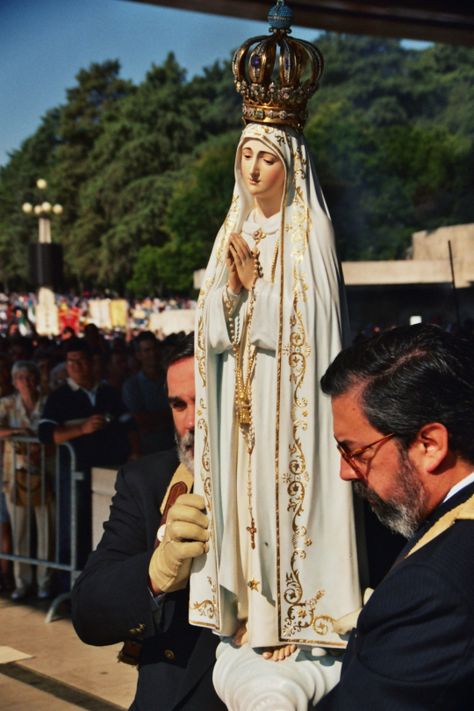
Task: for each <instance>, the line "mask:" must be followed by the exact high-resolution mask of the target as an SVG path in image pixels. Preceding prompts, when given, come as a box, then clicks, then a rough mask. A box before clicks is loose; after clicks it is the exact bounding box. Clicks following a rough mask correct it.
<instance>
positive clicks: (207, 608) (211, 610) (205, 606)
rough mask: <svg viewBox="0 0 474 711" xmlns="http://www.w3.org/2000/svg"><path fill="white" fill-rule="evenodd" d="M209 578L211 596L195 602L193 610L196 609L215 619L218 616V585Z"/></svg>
mask: <svg viewBox="0 0 474 711" xmlns="http://www.w3.org/2000/svg"><path fill="white" fill-rule="evenodd" d="M207 580H208V583H209V587H210V588H211V593H212V596H211V598H210V599H209V598H208V599H206V600H202V601H201V602H194V603H193V606H192V608H193V610H196V612H199V614H200V615H202V616H203V617H207V618H209V619H214V618H215V617H216V610H217V595H216V592H217V586H216V585H215V583H213V582H212V580H211V578H209V577H208V579H207Z"/></svg>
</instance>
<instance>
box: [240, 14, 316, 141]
mask: <svg viewBox="0 0 474 711" xmlns="http://www.w3.org/2000/svg"><path fill="white" fill-rule="evenodd" d="M292 20H293V12H292V11H291V9H290V8H289V7H288V6H287V5H285V0H277V4H276V5H274V7H272V9H271V10H270V12H269V13H268V22H269V24H270V35H261V36H259V37H251V38H250V39H248V40H247V41H246V42H244V43H243V45H242V46H241V47H239V49H238V50H237V51H236V52H235V54H234V58H233V60H232V71H233V74H234V84H235V88H236V90H237V91H238V92H239V94H241V95H242V97H243V108H242V116H243V119H244V122H245V123H250V122H256V123H271V124H276V125H286V126H292V127H293V128H296V129H297V130H298V131H302V130H303V126H304V124H305V121H306V117H307V111H306V104H307V102H308V99H309V98H310V96H312V94H314V92H315V91H316V89H317V88H318V82H319V79H320V77H321V74H322V73H323V68H324V60H323V56H322V54H321V52H320V51H319V49H318V48H317V47H315V46H314V45H313V44H311V43H310V42H306V41H304V40H301V39H296V38H294V39H292V38H290V37H289V36H288V35H289V34H290V33H291V23H292ZM308 70H309V72H308ZM308 73H309V76H308ZM305 76H306V78H305Z"/></svg>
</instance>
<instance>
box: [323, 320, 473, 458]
mask: <svg viewBox="0 0 474 711" xmlns="http://www.w3.org/2000/svg"><path fill="white" fill-rule="evenodd" d="M473 347H474V342H473V340H472V339H468V338H465V337H462V336H458V335H453V334H450V333H447V332H446V331H443V330H442V329H441V328H438V327H437V326H431V325H424V324H420V325H416V326H402V327H399V328H394V329H392V330H389V331H385V332H382V333H379V334H377V335H376V336H373V337H372V338H369V339H368V340H366V341H362V342H360V343H357V344H355V345H353V346H352V347H350V348H347V349H346V350H344V351H342V352H341V353H339V355H338V356H337V357H336V359H335V360H334V361H333V362H332V363H331V365H330V366H329V368H328V369H327V371H326V373H325V374H324V376H323V377H322V379H321V388H322V390H323V392H324V393H326V394H327V395H331V396H332V397H337V396H338V395H342V394H344V393H346V392H347V391H349V390H351V389H352V388H354V387H361V396H360V401H361V406H362V411H363V412H364V415H365V416H366V417H367V420H368V421H369V422H370V424H371V425H372V426H373V427H375V428H376V429H377V430H379V432H381V433H382V434H389V433H391V432H394V433H395V434H396V436H397V438H398V439H399V440H400V441H401V443H402V444H403V445H404V446H405V447H408V446H409V445H410V444H411V443H412V442H413V441H414V439H415V437H416V435H417V433H418V432H419V430H420V428H421V427H422V426H423V425H424V424H427V423H428V422H440V423H441V424H443V425H444V426H445V427H446V429H447V430H448V433H449V447H450V449H451V450H452V451H456V452H458V453H459V454H460V455H461V456H462V457H463V458H464V459H466V460H467V461H468V462H471V463H474V434H473V433H474V352H473Z"/></svg>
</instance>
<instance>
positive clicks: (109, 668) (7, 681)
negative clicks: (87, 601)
mask: <svg viewBox="0 0 474 711" xmlns="http://www.w3.org/2000/svg"><path fill="white" fill-rule="evenodd" d="M48 607H49V605H48V603H36V602H33V601H31V602H30V601H28V602H27V603H21V604H20V603H13V602H11V601H10V599H9V596H8V595H3V594H2V595H0V709H1V711H25V709H31V710H32V711H73V710H74V709H88V710H89V711H118V710H119V709H128V707H129V705H130V703H131V701H132V699H133V694H134V690H135V685H136V676H137V674H136V670H135V668H134V667H131V666H128V665H127V664H121V663H119V662H117V652H118V650H119V649H120V647H121V645H120V644H118V645H113V646H109V647H90V646H88V645H85V644H83V643H82V642H81V641H80V640H79V638H78V637H77V636H76V634H75V632H74V629H73V627H72V624H71V620H70V618H69V617H68V616H67V610H66V609H64V614H65V615H66V616H65V617H64V618H62V619H59V620H56V621H54V622H51V623H49V624H45V617H46V612H47V610H48ZM64 607H65V606H64ZM25 656H26V658H25ZM21 657H23V658H21Z"/></svg>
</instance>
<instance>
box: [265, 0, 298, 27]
mask: <svg viewBox="0 0 474 711" xmlns="http://www.w3.org/2000/svg"><path fill="white" fill-rule="evenodd" d="M292 22H293V10H291V8H289V7H288V6H287V5H285V0H278V2H277V4H276V5H274V6H273V7H272V8H271V10H270V12H269V13H268V23H269V25H270V29H271V30H287V31H290V32H291V29H290V28H291V25H292Z"/></svg>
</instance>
